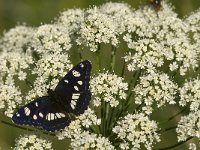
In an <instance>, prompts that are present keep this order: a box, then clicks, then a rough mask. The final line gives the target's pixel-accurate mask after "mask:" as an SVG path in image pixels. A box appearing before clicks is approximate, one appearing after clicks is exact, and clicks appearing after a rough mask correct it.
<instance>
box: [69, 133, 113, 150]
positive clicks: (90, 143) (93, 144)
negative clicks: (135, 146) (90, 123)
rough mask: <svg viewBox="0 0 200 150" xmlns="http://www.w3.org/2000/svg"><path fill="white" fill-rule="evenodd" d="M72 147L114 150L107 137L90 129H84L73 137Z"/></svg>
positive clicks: (76, 148)
mask: <svg viewBox="0 0 200 150" xmlns="http://www.w3.org/2000/svg"><path fill="white" fill-rule="evenodd" d="M71 147H72V148H73V149H74V150H86V149H95V150H114V146H112V144H111V142H110V141H109V140H108V139H107V138H106V137H102V136H101V135H97V134H94V133H91V132H88V131H84V132H82V133H80V134H79V136H76V137H75V138H74V139H72V140H71Z"/></svg>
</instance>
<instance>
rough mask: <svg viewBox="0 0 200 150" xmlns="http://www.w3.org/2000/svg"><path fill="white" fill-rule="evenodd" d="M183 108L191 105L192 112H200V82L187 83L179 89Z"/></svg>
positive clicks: (195, 80)
mask: <svg viewBox="0 0 200 150" xmlns="http://www.w3.org/2000/svg"><path fill="white" fill-rule="evenodd" d="M179 91H180V101H179V104H180V105H181V106H186V105H187V104H188V103H190V110H191V111H198V110H199V108H200V80H199V79H194V80H192V81H187V82H185V83H184V85H183V86H182V87H181V88H179Z"/></svg>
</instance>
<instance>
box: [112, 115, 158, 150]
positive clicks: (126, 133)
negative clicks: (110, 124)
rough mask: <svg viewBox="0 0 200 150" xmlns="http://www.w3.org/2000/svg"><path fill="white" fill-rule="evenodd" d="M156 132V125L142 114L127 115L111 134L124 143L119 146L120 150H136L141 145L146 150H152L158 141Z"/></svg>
mask: <svg viewBox="0 0 200 150" xmlns="http://www.w3.org/2000/svg"><path fill="white" fill-rule="evenodd" d="M156 131H158V126H157V123H156V122H155V121H151V120H149V118H148V117H147V116H146V115H145V114H143V113H136V114H134V115H132V114H128V115H127V116H125V117H124V118H123V119H122V120H121V121H118V122H117V125H116V126H115V127H114V128H113V132H114V133H116V134H117V137H118V138H119V139H120V140H122V141H123V143H124V144H122V145H120V147H121V148H122V149H131V148H133V149H136V150H137V149H140V146H141V145H143V144H144V146H145V147H146V148H147V149H152V147H153V144H154V143H155V142H159V141H160V137H159V135H158V133H157V132H156ZM127 142H128V143H129V145H128V144H127ZM127 147H129V148H127Z"/></svg>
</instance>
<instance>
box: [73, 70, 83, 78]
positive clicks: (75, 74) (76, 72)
mask: <svg viewBox="0 0 200 150" xmlns="http://www.w3.org/2000/svg"><path fill="white" fill-rule="evenodd" d="M72 74H73V76H75V77H80V76H81V74H80V73H79V72H78V71H76V70H72Z"/></svg>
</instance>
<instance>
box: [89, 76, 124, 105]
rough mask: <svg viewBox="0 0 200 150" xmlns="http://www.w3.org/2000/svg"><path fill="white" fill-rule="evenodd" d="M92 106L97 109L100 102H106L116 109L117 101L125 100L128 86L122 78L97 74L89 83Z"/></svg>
mask: <svg viewBox="0 0 200 150" xmlns="http://www.w3.org/2000/svg"><path fill="white" fill-rule="evenodd" d="M90 84H91V93H92V95H93V104H94V106H96V107H98V106H100V105H101V100H103V101H105V102H108V103H109V104H110V106H111V107H116V106H117V105H118V104H119V101H121V100H125V99H126V95H127V94H126V91H127V90H128V84H127V83H126V82H124V79H123V78H122V77H118V76H117V75H115V74H110V73H108V72H106V73H99V74H98V75H97V76H96V77H93V78H92V79H91V81H90Z"/></svg>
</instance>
